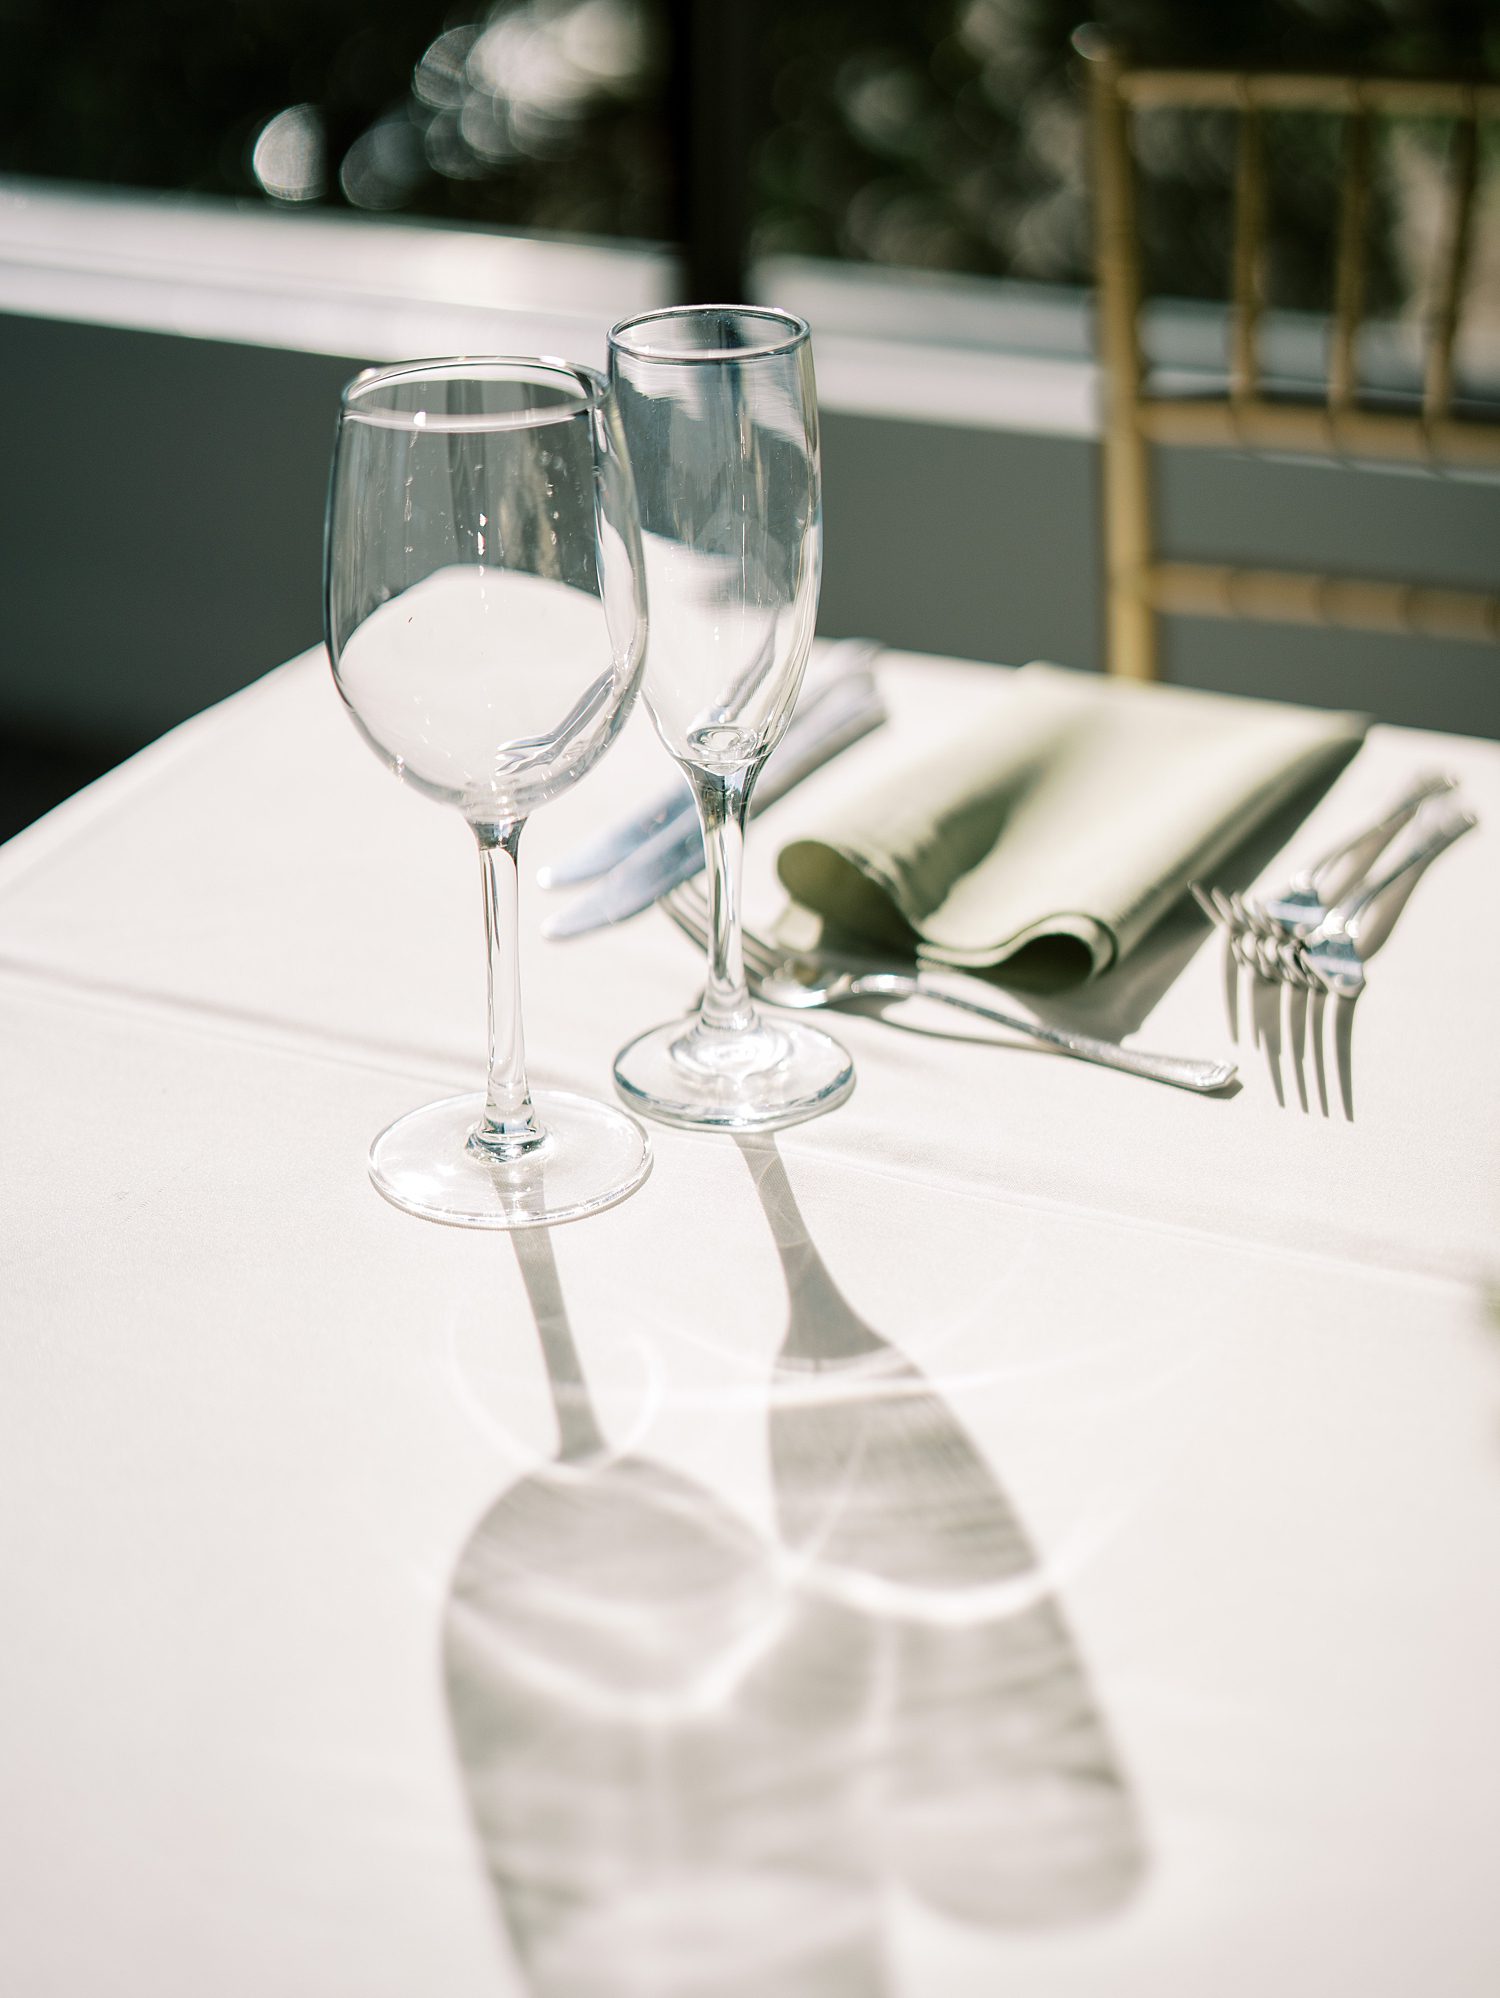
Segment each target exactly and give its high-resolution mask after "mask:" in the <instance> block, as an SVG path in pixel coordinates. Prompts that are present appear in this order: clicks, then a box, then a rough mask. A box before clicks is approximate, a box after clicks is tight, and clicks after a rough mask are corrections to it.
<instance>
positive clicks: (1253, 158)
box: [1229, 104, 1266, 409]
mask: <svg viewBox="0 0 1500 1998" xmlns="http://www.w3.org/2000/svg"><path fill="white" fill-rule="evenodd" d="M1265 303H1266V134H1265V124H1264V121H1263V119H1262V117H1261V114H1260V112H1259V111H1258V110H1257V109H1256V108H1255V106H1254V105H1253V104H1247V105H1246V106H1245V107H1244V108H1243V109H1242V111H1241V112H1240V119H1239V134H1238V144H1237V148H1236V152H1235V168H1234V299H1233V304H1232V307H1231V316H1230V322H1229V399H1230V401H1231V403H1233V404H1234V406H1235V408H1236V409H1243V408H1245V407H1246V406H1247V405H1249V404H1251V403H1253V402H1254V401H1255V399H1256V395H1257V393H1258V391H1259V388H1260V352H1259V347H1260V318H1261V313H1262V312H1263V311H1264V310H1265Z"/></svg>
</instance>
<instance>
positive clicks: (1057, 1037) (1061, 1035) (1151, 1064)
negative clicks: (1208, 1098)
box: [910, 972, 1235, 1090]
mask: <svg viewBox="0 0 1500 1998" xmlns="http://www.w3.org/2000/svg"><path fill="white" fill-rule="evenodd" d="M910 984H911V989H912V990H913V992H915V993H920V994H921V996H922V997H923V998H924V999H936V1000H938V1001H940V1003H941V1004H943V1005H944V1006H956V1007H957V1008H958V1010H959V1011H960V1012H961V1013H976V1014H978V1016H979V1018H980V1019H981V1020H993V1021H995V1023H996V1024H997V1025H998V1026H1001V1027H1009V1028H1010V1030H1011V1032H1012V1033H1015V1034H1025V1035H1026V1036H1027V1037H1028V1038H1029V1039H1031V1040H1034V1041H1042V1042H1044V1043H1045V1044H1046V1045H1047V1046H1048V1047H1050V1048H1059V1049H1061V1051H1062V1052H1063V1053H1064V1054H1070V1055H1076V1056H1077V1057H1078V1059H1079V1060H1080V1061H1092V1062H1097V1063H1098V1064H1099V1065H1100V1067H1102V1068H1118V1069H1123V1070H1124V1072H1125V1074H1126V1075H1140V1076H1144V1077H1145V1078H1146V1079H1147V1080H1148V1081H1150V1082H1169V1083H1171V1084H1172V1085H1173V1087H1174V1088H1177V1089H1198V1090H1209V1089H1222V1088H1224V1086H1225V1084H1226V1083H1229V1082H1232V1081H1233V1080H1234V1076H1235V1065H1234V1063H1233V1062H1232V1061H1199V1060H1198V1059H1197V1058H1196V1057H1195V1056H1192V1055H1165V1054H1147V1053H1146V1052H1145V1051H1144V1050H1141V1049H1136V1048H1122V1047H1121V1046H1120V1044H1119V1043H1118V1042H1117V1041H1100V1040H1095V1038H1094V1036H1093V1035H1092V1034H1075V1033H1072V1032H1070V1031H1069V1030H1068V1029H1067V1028H1066V1027H1049V1026H1046V1025H1045V1024H1044V1023H1043V1022H1042V1021H1040V1020H1023V1019H1020V1018H1018V1017H1017V1016H1016V1015H1015V1014H1014V1013H1006V1012H1003V1011H1002V1010H1001V1009H1000V1007H998V1006H991V1005H990V1004H989V1003H988V1001H986V1000H983V999H969V998H965V997H964V995H963V994H962V993H959V992H951V991H949V990H948V989H947V988H946V987H945V986H943V985H940V984H939V983H938V982H937V981H936V980H935V979H933V978H930V977H928V976H927V974H926V973H925V972H918V974H917V976H916V977H915V978H914V979H912V980H911V981H910Z"/></svg>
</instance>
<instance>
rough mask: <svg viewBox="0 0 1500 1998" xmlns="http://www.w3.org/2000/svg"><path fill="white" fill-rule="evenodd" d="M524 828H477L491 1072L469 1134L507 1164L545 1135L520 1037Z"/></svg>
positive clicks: (520, 822)
mask: <svg viewBox="0 0 1500 1998" xmlns="http://www.w3.org/2000/svg"><path fill="white" fill-rule="evenodd" d="M524 824H525V820H524V819H516V820H512V821H510V822H508V823H506V824H504V825H478V826H475V828H474V836H475V838H476V839H477V840H478V842H479V864H480V868H481V871H482V874H483V880H484V931H485V941H486V944H487V947H488V952H489V959H488V962H489V980H488V984H489V1012H490V1066H489V1080H488V1082H487V1084H486V1087H485V1097H484V1118H483V1121H482V1122H481V1123H479V1124H478V1125H476V1126H475V1128H474V1130H473V1132H472V1133H471V1134H470V1137H469V1149H470V1150H471V1151H480V1152H484V1153H486V1154H487V1155H488V1156H489V1157H491V1158H494V1159H498V1160H501V1161H502V1162H509V1161H511V1160H513V1159H520V1158H524V1157H525V1156H526V1155H527V1153H528V1152H532V1151H535V1149H536V1147H537V1146H538V1145H539V1144H540V1143H541V1142H542V1139H543V1137H544V1136H545V1135H546V1134H545V1132H544V1131H543V1130H542V1127H541V1125H540V1124H539V1123H538V1122H537V1117H536V1112H535V1111H534V1110H533V1108H532V1107H531V1091H530V1089H529V1088H528V1087H527V1083H526V1047H525V1043H524V1041H523V1039H522V1034H521V964H520V939H519V936H518V931H517V916H518V908H519V895H520V875H519V871H518V861H517V854H518V853H519V851H520V845H521V829H522V827H523V826H524Z"/></svg>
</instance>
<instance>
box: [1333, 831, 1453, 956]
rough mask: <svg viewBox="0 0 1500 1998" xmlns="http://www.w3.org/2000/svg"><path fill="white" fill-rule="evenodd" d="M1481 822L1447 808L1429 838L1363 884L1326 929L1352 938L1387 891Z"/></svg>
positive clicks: (1340, 906) (1339, 908)
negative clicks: (1368, 911) (1371, 907)
mask: <svg viewBox="0 0 1500 1998" xmlns="http://www.w3.org/2000/svg"><path fill="white" fill-rule="evenodd" d="M1478 823H1479V821H1478V819H1476V818H1475V816H1474V814H1473V813H1472V812H1465V811H1454V810H1452V809H1451V808H1449V809H1447V810H1446V811H1445V815H1444V816H1443V817H1442V818H1440V819H1439V820H1438V821H1437V823H1436V824H1435V825H1434V826H1433V828H1432V830H1431V832H1429V833H1428V834H1427V836H1426V838H1425V839H1422V840H1419V841H1417V843H1416V844H1415V845H1413V846H1412V847H1410V848H1409V849H1408V850H1407V851H1406V852H1405V853H1403V854H1402V856H1401V857H1400V859H1399V860H1398V861H1397V862H1396V864H1395V865H1394V866H1393V867H1388V868H1387V869H1386V871H1385V873H1384V874H1382V875H1380V876H1379V877H1378V878H1377V879H1376V880H1375V881H1373V882H1371V883H1370V884H1369V885H1368V886H1365V885H1363V884H1361V887H1360V889H1359V892H1358V893H1357V894H1355V895H1350V896H1349V897H1348V898H1347V900H1345V901H1343V902H1340V904H1339V905H1338V907H1337V908H1336V909H1334V910H1333V911H1332V912H1331V913H1330V915H1329V918H1328V921H1327V923H1326V924H1325V925H1324V929H1325V930H1326V931H1329V932H1334V933H1339V932H1342V933H1343V934H1344V935H1347V936H1351V937H1352V936H1353V935H1355V934H1356V933H1357V931H1358V927H1359V919H1360V917H1361V916H1362V915H1363V914H1364V912H1365V910H1366V909H1368V908H1369V906H1370V904H1371V903H1372V902H1374V901H1377V900H1378V899H1379V898H1380V896H1382V895H1383V894H1385V892H1386V890H1387V889H1388V888H1393V887H1394V886H1395V885H1396V883H1397V882H1398V881H1399V880H1400V879H1401V877H1402V875H1403V874H1409V873H1410V872H1411V870H1412V869H1413V868H1414V867H1425V866H1426V865H1427V863H1428V862H1429V861H1430V860H1436V858H1437V856H1438V855H1439V854H1440V853H1442V852H1444V851H1445V850H1446V849H1447V848H1448V847H1450V846H1452V844H1453V842H1454V841H1455V840H1456V839H1462V838H1463V836H1464V834H1465V833H1466V832H1472V831H1473V829H1474V827H1475V826H1477V825H1478Z"/></svg>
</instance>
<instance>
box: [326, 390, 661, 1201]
mask: <svg viewBox="0 0 1500 1998" xmlns="http://www.w3.org/2000/svg"><path fill="white" fill-rule="evenodd" d="M324 580H325V616H326V630H327V639H328V653H329V658H330V661H331V663H332V666H333V674H334V679H335V681H336V683H337V685H338V690H339V692H340V694H341V695H342V696H343V699H344V702H345V704H346V706H347V707H348V709H349V712H350V714H351V715H352V716H353V718H354V723H355V726H356V727H357V728H358V730H359V732H360V733H361V735H362V736H363V737H364V738H365V740H366V742H368V743H369V745H370V747H371V748H372V749H373V750H374V751H375V754H376V755H377V756H378V757H379V758H380V759H381V761H382V762H383V763H385V764H386V765H387V766H388V767H389V768H390V769H391V770H393V771H394V772H395V774H396V775H397V776H398V777H399V778H401V779H402V780H403V781H404V782H405V783H408V784H410V785H411V786H412V787H413V788H414V789H415V790H417V791H419V792H421V793H422V794H423V795H424V796H425V797H428V798H433V799H435V800H437V801H438V802H439V803H441V804H445V805H449V806H453V807H456V808H457V809H458V810H459V811H461V812H462V813H463V815H464V817H465V819H467V821H468V823H469V826H470V829H471V830H472V832H473V834H474V837H475V839H476V841H477V842H478V846H479V858H480V865H481V870H482V875H483V888H484V916H485V934H486V937H487V940H488V950H489V1011H490V1050H489V1077H488V1082H487V1086H486V1088H485V1090H484V1092H483V1093H482V1094H473V1095H466V1096H457V1097H452V1098H449V1099H448V1100H447V1101H445V1102H440V1103H433V1104H429V1105H428V1106H427V1107H426V1108H425V1109H421V1110H415V1111H413V1112H412V1113H411V1114H410V1115H408V1116H406V1117H403V1118H401V1119H400V1121H399V1122H397V1123H395V1124H392V1125H391V1126H390V1128H389V1129H388V1130H386V1131H384V1132H382V1133H381V1135H380V1136H379V1137H378V1138H377V1139H376V1140H375V1142H374V1144H373V1146H372V1147H371V1150H370V1175H371V1177H372V1179H373V1180H374V1182H375V1184H376V1186H377V1187H378V1188H379V1190H380V1191H381V1192H382V1193H383V1194H384V1195H385V1196H386V1198H387V1199H388V1200H391V1201H393V1202H394V1203H395V1204H396V1206H398V1207H404V1208H407V1209H408V1210H409V1211H411V1212H412V1213H415V1214H421V1215H424V1216H426V1217H427V1218H428V1219H430V1220H435V1221H448V1222H452V1223H455V1224H456V1225H458V1226H461V1227H470V1228H530V1227H536V1226H540V1225H545V1224H547V1223H550V1222H556V1221H569V1220H573V1219H576V1218H577V1217H578V1216H580V1215H584V1214H591V1213H594V1212H595V1211H597V1210H598V1209H599V1208H602V1207H608V1206H611V1205H612V1204H613V1203H614V1202H615V1201H617V1200H619V1199H621V1198H623V1196H624V1195H625V1194H627V1193H629V1192H631V1191H632V1190H633V1189H634V1188H635V1187H637V1186H638V1185H639V1184H640V1183H641V1181H642V1180H643V1179H644V1178H645V1176H646V1174H647V1172H648V1171H649V1169H650V1162H651V1154H650V1147H649V1144H648V1142H647V1139H646V1134H645V1132H644V1131H643V1130H642V1129H641V1127H640V1125H639V1124H638V1123H637V1122H636V1121H635V1119H634V1118H633V1117H629V1116H626V1115H625V1114H624V1113H622V1112H621V1111H620V1110H618V1109H617V1108H615V1107H613V1106H612V1105H609V1104H604V1103H598V1102H595V1101H594V1100H593V1099H592V1098H589V1097H583V1096H575V1095H572V1094H571V1093H565V1092H563V1091H549V1092H546V1093H538V1094H536V1095H533V1094H532V1092H531V1090H530V1088H529V1087H528V1084H527V1079H526V1064H525V1055H524V1050H523V1043H522V1035H521V999H520V987H519V982H518V961H517V960H518V952H517V935H516V907H517V888H518V874H517V858H516V856H517V847H518V843H519V841H520V837H521V829H522V827H523V826H524V824H525V823H526V820H527V818H528V817H529V815H530V814H531V813H532V812H533V811H534V810H535V809H536V808H537V806H538V805H542V804H545V803H547V801H548V800H549V799H551V798H554V797H556V796H558V795H559V793H561V792H563V791H566V790H568V789H569V788H570V787H571V786H572V785H574V784H576V783H577V782H578V780H579V779H580V778H581V777H583V776H585V775H586V774H587V773H588V771H589V770H590V769H592V767H593V766H594V764H595V763H596V762H597V761H598V759H599V758H600V757H601V756H602V755H603V754H604V752H605V750H606V749H608V747H609V745H610V744H611V743H612V742H613V741H614V739H615V737H616V735H617V734H618V733H619V731H620V728H621V725H622V724H623V722H624V720H625V717H626V715H627V714H628V712H629V710H630V705H631V702H632V701H633V700H634V698H635V693H636V689H637V686H638V683H639V679H640V672H641V664H642V659H643V656H644V650H645V638H646V612H645V594H644V586H643V572H642V566H641V555H640V535H639V528H638V524H637V520H636V512H635V496H634V489H633V486H632V483H631V479H630V470H629V463H628V460H627V459H626V457H625V454H624V450H623V445H622V440H621V436H620V430H619V423H618V417H617V413H616V410H615V407H614V403H613V399H612V398H611V396H610V394H609V390H608V384H607V383H606V382H605V380H604V379H603V377H602V376H600V375H598V374H596V373H595V372H593V370H591V369H587V368H576V367H572V366H570V365H569V364H568V363H566V362H563V361H552V360H539V359H531V358H521V359H518V358H511V357H504V358H496V359H484V360H468V359H462V360H439V361H422V362H413V363H408V364H403V365H401V366H397V367H392V368H380V369H370V370H367V371H366V372H365V373H364V374H362V375H360V376H358V377H357V379H356V380H354V381H353V382H351V383H350V384H349V386H348V388H347V389H346V390H345V391H344V397H343V404H342V408H341V411H340V416H339V426H338V437H337V442H336V445H335V449H334V459H333V474H332V481H331V485H330V490H329V498H328V524H327V537H326V543H325V550H324Z"/></svg>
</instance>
